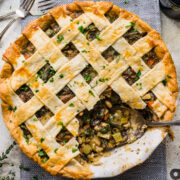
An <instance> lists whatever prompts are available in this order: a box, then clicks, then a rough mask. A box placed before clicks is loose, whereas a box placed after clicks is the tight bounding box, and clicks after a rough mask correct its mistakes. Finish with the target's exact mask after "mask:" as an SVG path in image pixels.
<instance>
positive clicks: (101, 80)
mask: <svg viewBox="0 0 180 180" xmlns="http://www.w3.org/2000/svg"><path fill="white" fill-rule="evenodd" d="M108 80H109V78H99V82H105V81H108Z"/></svg>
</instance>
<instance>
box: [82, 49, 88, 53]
mask: <svg viewBox="0 0 180 180" xmlns="http://www.w3.org/2000/svg"><path fill="white" fill-rule="evenodd" d="M81 52H82V53H88V52H89V51H86V50H85V49H84V50H82V51H81Z"/></svg>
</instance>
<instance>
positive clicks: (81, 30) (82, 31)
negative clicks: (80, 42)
mask: <svg viewBox="0 0 180 180" xmlns="http://www.w3.org/2000/svg"><path fill="white" fill-rule="evenodd" d="M78 29H79V31H80V32H81V33H82V34H84V32H85V30H84V27H83V26H79V27H78Z"/></svg>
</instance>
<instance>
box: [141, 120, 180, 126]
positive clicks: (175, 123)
mask: <svg viewBox="0 0 180 180" xmlns="http://www.w3.org/2000/svg"><path fill="white" fill-rule="evenodd" d="M144 122H145V124H146V125H147V126H180V120H176V121H168V122H163V121H162V122H156V121H146V120H145V119H144Z"/></svg>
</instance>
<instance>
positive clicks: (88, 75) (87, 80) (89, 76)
mask: <svg viewBox="0 0 180 180" xmlns="http://www.w3.org/2000/svg"><path fill="white" fill-rule="evenodd" d="M84 78H85V80H86V82H90V81H91V79H92V76H91V75H90V74H85V76H84Z"/></svg>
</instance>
